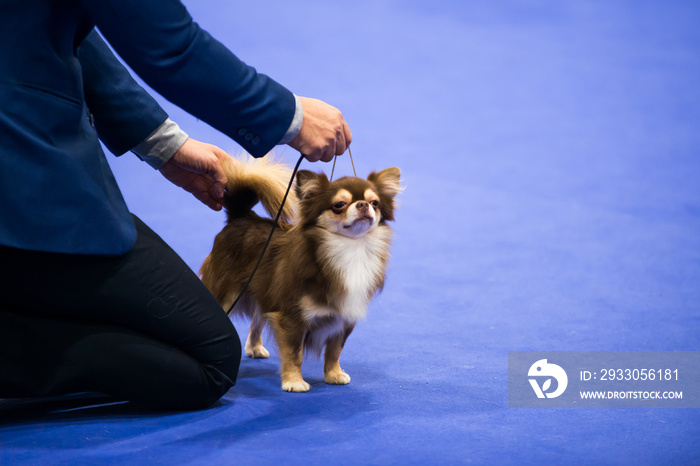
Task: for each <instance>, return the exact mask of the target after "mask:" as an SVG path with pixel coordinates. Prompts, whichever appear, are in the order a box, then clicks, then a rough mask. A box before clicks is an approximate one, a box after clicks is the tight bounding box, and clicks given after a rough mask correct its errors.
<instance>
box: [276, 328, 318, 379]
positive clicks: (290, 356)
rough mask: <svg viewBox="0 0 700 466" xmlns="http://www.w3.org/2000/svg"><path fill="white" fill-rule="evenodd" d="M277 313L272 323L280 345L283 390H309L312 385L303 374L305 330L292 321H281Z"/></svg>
mask: <svg viewBox="0 0 700 466" xmlns="http://www.w3.org/2000/svg"><path fill="white" fill-rule="evenodd" d="M280 320H281V319H280V318H279V317H278V316H277V315H275V317H274V318H271V319H270V323H271V324H272V327H273V329H274V331H275V339H276V340H277V346H278V347H279V357H280V361H281V368H280V373H281V375H282V390H284V391H287V392H308V391H309V389H310V388H311V386H310V385H309V384H308V383H306V381H304V378H303V377H302V375H301V363H302V361H303V359H304V332H305V330H304V329H303V328H298V327H297V326H296V325H293V324H292V323H291V322H280Z"/></svg>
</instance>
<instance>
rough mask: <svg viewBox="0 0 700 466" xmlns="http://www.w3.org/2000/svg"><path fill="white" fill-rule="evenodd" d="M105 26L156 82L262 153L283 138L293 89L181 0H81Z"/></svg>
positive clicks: (188, 107) (125, 53)
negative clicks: (237, 50)
mask: <svg viewBox="0 0 700 466" xmlns="http://www.w3.org/2000/svg"><path fill="white" fill-rule="evenodd" d="M82 5H83V8H84V9H85V11H87V13H88V15H89V16H90V18H91V20H92V21H93V22H94V23H95V24H96V25H97V26H98V27H99V29H100V32H102V34H103V35H104V37H105V38H106V39H107V40H108V41H109V43H110V44H111V45H112V47H114V49H115V50H116V51H117V53H118V54H119V55H120V56H121V57H122V58H123V59H124V61H125V62H126V63H128V64H129V66H130V67H131V68H132V69H133V70H134V71H135V72H136V73H137V74H138V75H139V76H140V77H141V78H142V79H143V80H144V81H145V82H146V83H148V84H149V85H150V86H151V87H153V88H154V89H155V90H156V91H158V92H159V93H160V94H161V95H163V96H164V97H165V98H166V99H168V100H170V101H171V102H173V103H174V104H176V105H178V106H179V107H181V108H182V109H184V110H186V111H187V112H189V113H191V114H192V115H194V116H196V117H197V118H199V119H201V120H203V121H205V122H207V123H209V124H210V125H211V126H213V127H214V128H216V129H218V130H219V131H221V132H223V133H224V134H226V135H228V136H229V137H231V138H232V139H234V140H235V141H236V142H238V143H239V144H240V145H241V146H243V148H244V149H245V150H246V151H248V152H249V153H250V154H252V155H254V156H257V157H260V156H263V155H265V154H266V153H267V152H268V151H269V150H270V149H272V147H274V146H275V145H276V144H277V143H279V142H280V140H282V138H283V137H284V135H285V133H286V131H287V129H288V128H289V127H290V123H291V122H292V118H293V116H294V111H295V100H294V96H293V94H292V93H291V92H290V91H289V90H287V89H286V88H284V87H283V86H281V85H280V84H278V83H277V82H275V81H274V80H272V79H270V78H269V77H267V76H265V75H263V74H259V73H257V72H256V70H255V69H254V68H252V67H250V66H247V65H246V64H245V63H243V62H242V61H241V60H239V59H238V58H237V57H236V56H235V55H234V54H233V53H231V52H230V51H229V50H228V49H227V48H226V47H225V46H224V45H222V44H221V43H220V42H219V41H217V40H216V39H214V38H213V37H212V36H211V35H210V34H209V33H207V32H206V31H204V30H203V29H201V28H200V27H199V25H198V24H197V23H195V22H194V21H193V20H192V18H191V16H190V15H189V13H188V12H187V9H186V8H185V6H184V5H183V4H182V3H181V2H180V1H179V0H149V1H143V0H82Z"/></svg>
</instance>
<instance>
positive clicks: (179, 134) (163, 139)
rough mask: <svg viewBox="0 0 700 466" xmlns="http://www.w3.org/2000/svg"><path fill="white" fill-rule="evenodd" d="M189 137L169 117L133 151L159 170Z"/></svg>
mask: <svg viewBox="0 0 700 466" xmlns="http://www.w3.org/2000/svg"><path fill="white" fill-rule="evenodd" d="M188 137H189V136H188V135H187V133H185V132H184V131H183V130H181V129H180V126H178V124H177V123H175V122H174V121H172V120H171V119H170V118H168V119H167V120H165V121H164V122H163V123H162V124H161V125H160V126H159V127H158V128H156V129H155V131H153V132H152V133H151V134H150V135H149V136H148V137H147V138H146V139H144V140H143V141H141V142H140V143H139V144H137V145H136V146H135V147H133V148H132V149H131V152H133V153H134V154H136V155H137V156H138V158H140V159H141V160H143V161H144V162H146V163H147V164H149V165H150V166H151V167H153V168H155V169H156V170H158V169H159V168H160V167H162V166H163V165H165V163H166V162H167V161H168V160H170V159H171V158H172V156H173V155H175V152H177V151H178V149H180V147H182V145H183V144H184V143H185V141H187V138H188Z"/></svg>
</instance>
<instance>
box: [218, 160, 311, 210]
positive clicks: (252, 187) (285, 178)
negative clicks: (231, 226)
mask: <svg viewBox="0 0 700 466" xmlns="http://www.w3.org/2000/svg"><path fill="white" fill-rule="evenodd" d="M222 167H223V169H224V173H226V176H227V177H228V183H227V184H226V193H225V194H224V207H225V208H226V212H227V213H228V221H229V222H230V221H232V220H235V219H237V218H240V217H243V216H244V215H246V214H247V213H248V212H250V210H251V209H252V208H253V206H255V204H257V203H258V202H260V203H262V205H263V207H264V208H265V210H266V211H267V213H268V214H269V215H270V216H271V217H272V218H274V217H275V216H277V211H278V210H279V208H280V204H282V199H283V198H284V193H285V192H286V190H287V186H288V185H289V180H290V178H291V176H292V170H291V169H290V168H289V167H287V166H286V165H284V164H281V163H279V162H277V161H276V160H275V159H274V158H273V157H272V156H271V155H267V156H265V157H263V158H259V159H255V158H252V157H247V158H246V159H242V158H230V159H227V160H225V161H224V162H223V163H222ZM296 206H297V199H296V194H295V192H294V189H291V190H290V191H289V196H288V197H287V201H286V202H285V204H284V209H283V210H282V215H281V216H280V220H281V221H283V222H286V223H291V222H292V221H293V219H294V217H295V215H296Z"/></svg>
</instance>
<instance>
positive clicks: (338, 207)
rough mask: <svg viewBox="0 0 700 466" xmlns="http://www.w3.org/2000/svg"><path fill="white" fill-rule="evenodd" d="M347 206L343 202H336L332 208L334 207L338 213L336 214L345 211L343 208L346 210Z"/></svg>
mask: <svg viewBox="0 0 700 466" xmlns="http://www.w3.org/2000/svg"><path fill="white" fill-rule="evenodd" d="M346 205H347V204H346V203H345V202H343V201H339V202H336V203H335V204H333V206H332V207H333V211H334V212H336V213H338V212H340V211H341V210H343V208H344V207H345V206H346Z"/></svg>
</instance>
